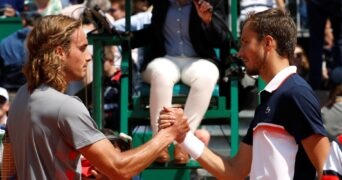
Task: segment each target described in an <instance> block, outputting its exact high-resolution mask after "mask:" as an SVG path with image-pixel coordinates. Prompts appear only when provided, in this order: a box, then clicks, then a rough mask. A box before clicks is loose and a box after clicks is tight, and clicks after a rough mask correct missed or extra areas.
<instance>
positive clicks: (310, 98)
mask: <svg viewBox="0 0 342 180" xmlns="http://www.w3.org/2000/svg"><path fill="white" fill-rule="evenodd" d="M286 96H287V97H286V99H287V100H288V102H289V106H288V108H289V109H290V111H288V112H292V113H289V114H288V115H287V116H288V121H290V123H289V124H288V127H287V128H288V131H289V133H291V134H292V135H293V136H294V137H295V139H296V141H297V143H300V141H302V140H303V139H305V138H307V137H309V136H310V135H313V134H321V135H323V136H326V135H327V133H326V130H325V128H324V126H323V121H322V116H321V111H320V104H319V101H318V99H317V98H316V96H315V95H314V92H313V91H312V90H310V89H309V88H307V87H302V88H293V89H291V90H290V91H289V93H288V94H287V95H286Z"/></svg>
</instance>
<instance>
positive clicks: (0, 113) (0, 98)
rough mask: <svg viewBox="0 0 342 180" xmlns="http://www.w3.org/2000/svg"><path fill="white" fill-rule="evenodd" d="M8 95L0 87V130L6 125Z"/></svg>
mask: <svg viewBox="0 0 342 180" xmlns="http://www.w3.org/2000/svg"><path fill="white" fill-rule="evenodd" d="M9 104H10V103H9V95H8V92H7V90H6V89H5V88H2V87H0V127H1V128H0V129H3V128H2V127H4V126H5V125H6V123H7V112H8V110H9V107H10V105H9Z"/></svg>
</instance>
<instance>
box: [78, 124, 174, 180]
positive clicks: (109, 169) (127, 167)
mask: <svg viewBox="0 0 342 180" xmlns="http://www.w3.org/2000/svg"><path fill="white" fill-rule="evenodd" d="M173 139H174V137H172V136H170V133H168V132H167V130H166V129H165V130H161V131H160V132H159V133H158V134H156V135H155V136H154V137H153V138H152V139H151V140H150V141H148V142H147V143H146V144H144V145H142V146H140V147H138V148H135V149H132V150H129V151H125V152H120V151H119V150H118V149H115V148H114V146H113V145H112V144H111V143H110V142H109V141H108V140H107V139H104V140H100V141H98V142H96V143H94V144H92V145H89V146H86V147H84V148H81V149H79V151H80V152H81V154H82V155H83V156H84V157H85V158H87V159H88V160H89V161H90V162H91V163H92V164H93V165H94V166H95V167H96V168H97V169H98V170H99V171H100V172H101V173H102V174H104V175H106V176H107V177H115V179H129V178H131V177H133V176H134V175H136V174H138V173H139V172H141V171H142V170H143V169H145V168H146V167H147V166H148V165H150V164H151V163H152V162H153V160H154V159H155V158H156V157H157V156H158V155H159V154H160V152H161V151H162V150H163V149H164V148H165V147H166V146H167V145H169V144H170V143H171V142H172V141H173Z"/></svg>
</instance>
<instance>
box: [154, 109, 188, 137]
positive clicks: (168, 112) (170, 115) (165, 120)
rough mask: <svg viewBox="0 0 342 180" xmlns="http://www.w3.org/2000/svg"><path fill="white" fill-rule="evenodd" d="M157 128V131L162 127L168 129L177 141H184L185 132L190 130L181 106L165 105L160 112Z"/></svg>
mask: <svg viewBox="0 0 342 180" xmlns="http://www.w3.org/2000/svg"><path fill="white" fill-rule="evenodd" d="M158 128H159V131H160V130H162V129H166V130H170V131H171V133H172V134H174V135H175V140H176V141H177V142H178V143H181V142H183V141H184V138H185V135H186V133H187V132H188V131H189V130H190V127H189V124H188V118H187V117H186V116H185V115H184V112H183V110H182V109H181V108H166V107H164V108H163V110H162V111H161V112H160V116H159V120H158Z"/></svg>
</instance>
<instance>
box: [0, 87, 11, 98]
mask: <svg viewBox="0 0 342 180" xmlns="http://www.w3.org/2000/svg"><path fill="white" fill-rule="evenodd" d="M0 96H2V97H4V98H5V99H6V100H7V101H8V100H9V95H8V91H7V90H6V89H5V88H2V87H0Z"/></svg>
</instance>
